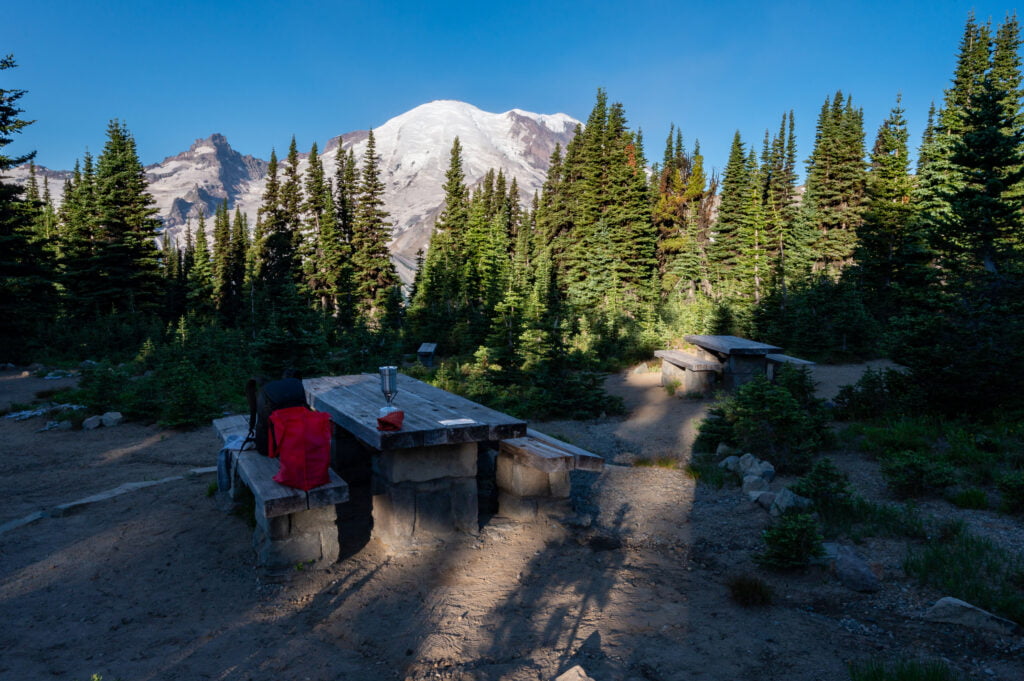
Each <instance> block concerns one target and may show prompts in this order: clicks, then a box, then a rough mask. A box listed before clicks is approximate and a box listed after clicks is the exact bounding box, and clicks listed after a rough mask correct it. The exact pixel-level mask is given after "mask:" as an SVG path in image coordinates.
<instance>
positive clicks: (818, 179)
mask: <svg viewBox="0 0 1024 681" xmlns="http://www.w3.org/2000/svg"><path fill="white" fill-rule="evenodd" d="M866 173H867V168H866V164H865V162H864V114H863V112H862V111H861V110H860V109H855V108H854V106H853V99H852V97H849V96H845V97H844V95H843V93H842V92H841V91H837V92H836V93H835V96H834V97H833V98H832V99H831V101H830V100H829V98H828V97H826V98H825V103H824V105H823V106H822V109H821V115H820V117H819V119H818V127H817V133H816V135H815V141H814V150H813V152H812V153H811V157H810V159H809V160H808V164H807V192H806V194H805V197H804V206H805V208H806V210H807V216H808V219H809V221H810V222H811V224H812V225H813V229H814V232H815V238H814V242H813V244H812V251H813V253H814V258H815V261H814V270H815V271H817V272H821V273H825V274H827V275H829V276H832V277H838V276H839V274H840V273H841V272H842V271H843V270H844V269H845V268H846V267H849V266H850V265H851V264H852V263H853V253H854V251H855V249H856V246H857V230H858V229H859V228H860V224H861V222H862V220H863V213H864V203H865V182H866V180H867V176H866Z"/></svg>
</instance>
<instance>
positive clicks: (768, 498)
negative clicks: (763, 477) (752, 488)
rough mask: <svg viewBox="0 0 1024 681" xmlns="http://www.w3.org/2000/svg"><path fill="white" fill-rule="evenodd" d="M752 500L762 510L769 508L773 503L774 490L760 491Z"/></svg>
mask: <svg viewBox="0 0 1024 681" xmlns="http://www.w3.org/2000/svg"><path fill="white" fill-rule="evenodd" d="M754 501H755V502H756V503H757V505H758V506H760V507H761V508H763V509H764V510H766V511H768V510H771V507H772V504H774V503H775V492H760V493H759V494H758V495H757V498H756V499H754Z"/></svg>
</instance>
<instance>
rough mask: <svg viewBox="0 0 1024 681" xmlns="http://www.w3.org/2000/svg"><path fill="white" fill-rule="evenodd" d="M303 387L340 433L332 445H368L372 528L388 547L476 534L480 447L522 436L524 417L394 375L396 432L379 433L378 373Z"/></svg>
mask: <svg viewBox="0 0 1024 681" xmlns="http://www.w3.org/2000/svg"><path fill="white" fill-rule="evenodd" d="M303 384H304V386H305V388H306V394H307V397H308V399H309V403H310V405H311V406H312V407H313V408H314V409H316V410H318V411H323V412H327V413H328V414H330V415H331V420H332V421H333V422H334V424H335V425H336V426H337V429H338V430H340V431H342V432H341V433H340V434H341V435H342V437H336V442H337V443H338V446H341V447H354V446H357V445H355V444H354V443H352V442H351V439H354V440H356V441H358V442H360V443H362V444H363V445H365V447H367V448H369V450H370V452H371V454H372V466H373V478H374V487H375V493H374V495H373V511H372V513H373V533H374V535H375V536H376V537H377V538H379V539H380V540H381V541H382V542H383V543H384V545H385V546H386V547H387V548H389V549H391V550H402V549H406V548H410V547H415V546H417V545H422V544H430V543H436V542H437V541H439V540H440V541H443V540H445V539H447V538H451V537H452V536H453V535H458V534H460V533H469V534H476V532H477V530H478V523H477V483H476V474H477V449H478V444H479V443H481V442H488V441H500V440H505V439H510V438H518V437H523V436H525V435H526V422H525V421H522V420H519V419H516V418H514V417H511V416H508V415H507V414H503V413H501V412H499V411H495V410H493V409H490V408H488V407H485V406H483V405H481V404H477V403H476V402H473V401H471V400H467V399H466V398H464V397H460V396H458V395H454V394H452V393H449V392H447V391H445V390H442V389H440V388H436V387H434V386H432V385H429V384H427V383H424V382H422V381H418V380H416V379H414V378H411V377H409V376H405V375H402V374H399V375H398V395H397V397H396V398H395V406H396V407H398V408H399V409H401V410H402V411H403V412H404V413H405V417H404V422H403V424H402V428H401V430H397V431H381V430H378V429H377V417H378V416H379V412H380V408H381V407H383V406H384V405H385V401H384V396H383V395H382V393H381V390H380V380H379V377H378V376H377V375H376V374H360V375H354V376H330V377H324V378H313V379H306V380H305V381H303ZM336 433H337V430H336ZM345 436H347V437H348V438H351V439H346V437H345ZM346 442H347V444H346Z"/></svg>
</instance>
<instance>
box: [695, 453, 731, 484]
mask: <svg viewBox="0 0 1024 681" xmlns="http://www.w3.org/2000/svg"><path fill="white" fill-rule="evenodd" d="M686 474H687V475H689V476H690V477H691V478H692V479H693V480H695V481H696V482H701V483H704V484H705V485H708V486H710V487H713V488H715V489H722V487H724V486H725V483H726V480H728V479H729V477H731V476H730V475H729V474H727V473H726V471H725V469H724V468H722V467H721V466H719V465H718V461H717V457H715V455H714V454H711V453H710V452H694V454H693V458H692V459H691V460H690V463H688V464H687V465H686Z"/></svg>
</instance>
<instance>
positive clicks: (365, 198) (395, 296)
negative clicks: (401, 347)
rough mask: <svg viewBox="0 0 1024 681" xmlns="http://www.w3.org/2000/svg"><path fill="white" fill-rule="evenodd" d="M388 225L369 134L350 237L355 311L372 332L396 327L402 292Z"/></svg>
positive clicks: (375, 153) (374, 150)
mask: <svg viewBox="0 0 1024 681" xmlns="http://www.w3.org/2000/svg"><path fill="white" fill-rule="evenodd" d="M390 228H391V223H390V222H389V221H388V213H387V211H386V210H385V209H384V183H383V182H382V181H381V179H380V159H379V158H378V156H377V144H376V141H375V140H374V137H373V131H372V130H371V131H370V134H369V137H368V138H367V141H366V152H365V154H364V156H363V169H362V173H361V175H360V182H359V193H358V198H357V201H356V210H355V220H354V223H353V235H352V265H353V269H354V283H355V294H356V309H357V310H358V312H359V315H360V318H361V321H362V322H363V323H364V324H365V325H366V326H367V327H368V328H371V329H384V328H397V325H398V321H399V320H398V315H399V313H400V311H401V290H400V288H399V281H398V275H397V274H396V272H395V266H394V265H393V264H392V262H391V255H390V253H389V251H388V236H389V234H390Z"/></svg>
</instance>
